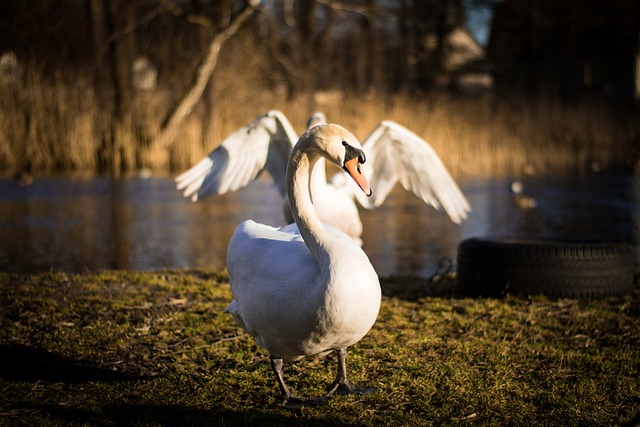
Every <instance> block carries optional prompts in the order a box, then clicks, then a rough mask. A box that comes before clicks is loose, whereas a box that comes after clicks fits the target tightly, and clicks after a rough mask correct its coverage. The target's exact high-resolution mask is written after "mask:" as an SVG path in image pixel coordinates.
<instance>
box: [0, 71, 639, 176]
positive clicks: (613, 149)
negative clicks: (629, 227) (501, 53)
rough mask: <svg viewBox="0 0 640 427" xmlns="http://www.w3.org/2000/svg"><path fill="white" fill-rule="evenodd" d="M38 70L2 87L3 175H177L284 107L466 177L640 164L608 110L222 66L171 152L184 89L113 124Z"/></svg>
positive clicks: (77, 88)
mask: <svg viewBox="0 0 640 427" xmlns="http://www.w3.org/2000/svg"><path fill="white" fill-rule="evenodd" d="M34 68H35V67H31V68H29V67H27V69H26V71H25V74H24V78H23V81H22V84H20V85H15V84H14V85H11V86H7V85H4V86H0V169H3V170H9V171H15V170H18V169H20V168H25V167H29V168H31V169H32V171H33V172H34V173H38V172H48V171H70V170H83V171H90V172H95V171H98V170H100V168H103V169H105V170H112V171H114V172H118V171H135V170H137V169H140V168H150V169H152V170H165V171H166V170H171V171H180V170H183V169H184V168H187V167H189V166H191V165H193V164H194V163H195V162H196V161H197V160H198V159H200V158H202V157H203V156H205V155H206V154H207V153H208V152H209V151H210V150H211V149H213V148H214V147H215V146H216V144H217V143H219V142H220V141H221V140H222V139H223V138H224V137H225V136H226V135H228V134H229V133H231V132H233V131H234V130H235V129H237V128H238V127H240V126H243V125H245V124H247V123H249V122H250V121H252V120H253V119H254V118H256V117H257V116H258V115H260V114H263V113H265V112H266V111H268V110H270V109H279V110H282V111H283V112H284V113H285V114H286V115H287V116H288V117H289V119H290V120H291V121H292V124H293V126H294V127H295V128H296V130H297V131H298V132H302V131H303V130H304V124H305V122H306V120H307V118H308V116H309V115H310V114H311V113H312V112H313V111H315V110H322V111H324V112H325V113H326V114H327V116H328V118H329V120H330V121H334V122H337V123H340V124H343V125H344V126H345V127H347V128H348V129H350V130H352V131H353V132H354V133H355V134H356V136H358V137H360V138H361V139H363V138H365V137H366V136H367V135H368V134H369V132H370V131H371V130H372V129H373V127H374V126H375V125H376V124H377V123H378V122H380V121H381V120H383V119H390V120H395V121H397V122H399V123H401V124H403V125H405V126H407V127H408V128H410V129H411V130H413V131H414V132H416V133H417V134H418V135H420V136H422V137H423V138H425V139H426V140H427V141H428V142H429V143H430V144H432V145H433V146H434V148H435V150H436V151H437V152H438V153H439V154H440V156H441V157H442V158H443V161H444V163H445V164H446V165H447V166H448V167H449V168H450V169H451V171H452V172H453V174H454V175H455V176H458V177H460V176H462V175H465V176H478V175H514V174H522V173H552V174H562V173H568V172H571V173H576V172H577V173H585V172H590V171H612V170H620V169H624V170H633V169H634V168H635V166H636V162H637V158H636V155H637V153H636V150H635V149H634V148H633V147H634V146H635V144H637V141H638V140H640V121H638V120H636V118H634V117H633V116H632V113H631V112H629V111H626V110H624V109H617V108H613V107H609V106H606V105H603V104H598V103H592V102H591V103H589V102H587V103H581V104H562V103H560V102H554V101H541V100H536V101H534V100H528V99H521V100H517V101H510V102H507V101H498V100H495V99H492V98H491V97H490V96H486V97H474V98H469V97H461V96H453V95H451V94H433V95H430V96H415V95H408V94H404V95H385V94H376V93H370V94H366V95H356V94H350V93H343V92H340V91H328V92H317V93H306V94H305V93H303V94H300V95H298V96H297V97H295V98H294V99H287V98H286V97H285V96H284V95H283V94H281V93H278V92H277V91H269V90H266V89H263V88H261V87H260V86H259V85H256V84H244V85H243V84H242V82H238V80H239V79H237V76H236V74H234V73H235V70H226V69H224V68H223V69H221V70H219V71H218V72H217V73H216V79H217V80H216V84H215V88H216V91H215V96H214V97H213V98H211V99H210V100H209V102H208V103H209V105H211V106H212V107H211V108H210V109H207V108H204V103H203V102H202V101H201V103H200V104H199V105H198V106H197V108H196V109H195V110H194V112H193V113H192V115H191V116H190V118H189V119H188V120H187V121H186V123H185V124H184V125H183V127H182V129H181V131H180V133H179V135H178V137H177V138H176V141H175V142H174V143H173V145H172V146H170V147H168V148H167V147H154V146H150V141H151V140H152V139H153V136H154V135H156V133H157V132H158V130H159V129H160V127H161V124H162V122H163V120H164V119H165V117H166V115H167V112H168V111H169V109H170V108H171V106H172V105H171V103H172V102H175V98H176V97H178V96H179V91H178V90H176V89H171V88H166V87H161V88H159V89H157V90H155V91H152V92H149V91H143V92H137V93H135V95H134V99H133V100H132V102H131V107H130V110H129V111H128V112H127V113H126V114H124V115H123V116H122V117H120V118H119V119H115V121H114V123H113V126H111V122H110V120H111V110H110V108H109V106H108V105H109V104H108V103H107V102H105V101H103V100H101V99H100V97H99V96H98V94H97V93H96V89H95V88H94V87H93V86H92V85H91V83H90V79H89V78H88V77H86V76H81V75H80V76H66V75H63V74H62V73H60V74H56V75H54V76H50V77H47V78H44V77H42V76H41V75H40V74H39V73H38V72H36V71H34ZM225 82H232V83H230V84H226V83H225ZM111 141H113V144H112V143H111Z"/></svg>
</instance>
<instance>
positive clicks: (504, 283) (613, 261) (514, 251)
mask: <svg viewBox="0 0 640 427" xmlns="http://www.w3.org/2000/svg"><path fill="white" fill-rule="evenodd" d="M633 270H634V255H633V250H632V248H631V246H629V245H628V244H625V243H618V242H568V241H556V240H542V239H540V240H527V239H514V238H477V237H476V238H470V239H466V240H463V241H462V242H460V243H459V244H458V255H457V271H458V276H457V277H458V289H459V291H460V292H461V293H462V294H463V295H468V296H484V297H501V296H504V295H506V294H512V295H521V296H527V295H546V296H549V297H558V298H564V297H566V298H600V297H607V296H613V295H622V294H626V293H629V292H631V291H633V289H634V283H633V273H634V271H633Z"/></svg>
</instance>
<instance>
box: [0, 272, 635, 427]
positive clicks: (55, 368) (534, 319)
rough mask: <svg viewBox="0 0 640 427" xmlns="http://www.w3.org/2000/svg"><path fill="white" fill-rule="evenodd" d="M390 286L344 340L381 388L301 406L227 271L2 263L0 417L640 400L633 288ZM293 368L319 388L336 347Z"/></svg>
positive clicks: (446, 410) (173, 419)
mask: <svg viewBox="0 0 640 427" xmlns="http://www.w3.org/2000/svg"><path fill="white" fill-rule="evenodd" d="M442 286H444V285H442ZM382 287H383V295H384V296H383V301H382V306H381V311H380V314H379V316H378V320H377V322H376V324H375V325H374V327H373V329H372V330H371V331H370V333H369V334H368V335H367V336H366V337H365V338H364V339H363V340H362V341H361V342H360V343H358V344H357V345H355V346H354V347H352V349H351V351H350V353H349V374H350V378H351V380H352V381H353V382H355V383H363V384H366V385H373V386H376V387H378V388H379V392H378V393H376V394H373V395H369V396H364V397H355V396H348V397H343V396H337V397H334V398H332V399H331V400H330V403H329V405H328V406H326V407H322V408H304V409H294V410H292V409H285V408H282V407H281V406H279V404H278V402H279V398H278V390H277V386H276V384H275V381H274V378H273V375H272V373H271V371H270V368H269V363H268V354H267V353H266V352H265V351H264V350H262V349H260V348H257V347H256V346H255V344H254V342H253V340H252V339H251V338H249V337H248V335H247V334H245V333H244V332H242V331H241V330H240V329H239V328H238V327H237V326H236V325H235V324H234V322H233V320H232V319H231V317H230V316H229V315H228V314H225V313H224V312H223V310H224V308H225V307H226V305H227V304H228V303H229V301H230V299H231V293H230V290H229V286H228V283H227V277H226V275H225V274H224V273H219V272H215V271H202V270H200V271H165V272H158V273H137V272H136V273H134V272H119V271H105V272H100V273H94V274H83V275H71V274H63V273H55V272H53V273H45V274H38V275H26V274H24V275H18V274H6V273H0V301H1V308H2V311H1V312H0V314H1V317H0V319H1V322H2V328H1V329H0V356H1V359H2V360H3V363H2V364H1V365H0V392H1V393H0V424H7V425H181V426H182V425H225V426H232V425H273V426H282V425H314V426H315V425H318V426H319V425H323V426H324V425H336V426H337V425H372V426H373V425H394V426H395V425H397V426H412V425H413V426H422V425H438V426H441V425H442V426H446V425H460V424H464V423H473V424H475V425H531V426H535V425H563V426H579V425H607V426H609V425H621V424H622V423H624V422H625V421H627V420H629V419H631V418H632V417H633V416H636V415H637V414H639V413H640V372H638V368H639V367H640V350H639V348H640V346H639V344H640V327H639V326H640V325H639V323H638V322H639V319H640V317H639V316H640V294H639V293H638V290H636V292H635V293H634V294H631V295H627V296H624V297H618V298H610V299H604V300H593V301H581V300H572V299H562V300H549V299H546V298H529V299H526V298H511V297H510V298H507V299H500V300H498V299H479V300H476V299H469V298H457V297H455V296H438V295H431V296H430V293H429V292H427V289H425V287H424V283H423V282H421V281H419V279H411V278H405V279H384V280H382ZM445 288H446V286H445ZM443 289H444V288H442V289H440V290H439V291H438V292H439V294H440V293H442V291H443ZM448 289H451V287H450V286H449V287H448ZM434 290H435V288H434V287H430V288H429V291H430V292H431V293H432V292H433V291H434ZM285 375H286V377H287V380H288V381H289V383H290V385H291V386H292V387H293V388H294V390H295V391H296V392H298V393H301V394H320V393H323V391H324V387H325V386H326V385H327V384H328V383H330V382H331V380H332V379H333V376H334V375H335V359H334V358H333V357H328V358H318V359H308V360H303V361H300V362H297V363H294V364H289V365H287V366H286V371H285Z"/></svg>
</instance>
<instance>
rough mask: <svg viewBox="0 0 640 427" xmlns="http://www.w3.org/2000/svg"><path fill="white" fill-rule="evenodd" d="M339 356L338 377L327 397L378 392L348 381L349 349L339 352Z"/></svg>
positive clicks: (329, 389) (328, 390)
mask: <svg viewBox="0 0 640 427" xmlns="http://www.w3.org/2000/svg"><path fill="white" fill-rule="evenodd" d="M336 353H337V354H338V375H336V379H335V380H334V381H333V383H331V385H330V386H329V387H328V388H327V396H331V395H332V394H334V393H336V394H369V393H373V392H375V391H377V389H376V388H375V387H356V386H354V385H353V384H351V383H350V382H349V380H348V379H347V348H346V347H345V348H341V349H340V350H337V351H336Z"/></svg>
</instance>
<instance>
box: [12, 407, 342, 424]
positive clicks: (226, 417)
mask: <svg viewBox="0 0 640 427" xmlns="http://www.w3.org/2000/svg"><path fill="white" fill-rule="evenodd" d="M11 408H12V409H10V410H9V412H8V413H7V408H6V407H5V408H4V412H5V414H4V415H5V416H7V415H8V417H7V418H21V419H28V418H32V419H46V420H48V421H49V422H54V423H63V424H65V425H92V426H113V425H117V426H140V425H162V426H217V425H220V426H222V425H224V426H244V425H251V426H311V427H315V426H348V425H349V424H345V423H344V422H342V421H340V420H339V419H337V418H335V417H332V416H326V415H323V416H319V417H318V418H315V419H313V418H309V414H308V413H307V414H306V415H305V417H304V418H301V417H300V416H299V415H300V414H298V413H296V412H295V411H288V410H285V409H282V410H281V411H282V412H280V413H273V411H271V412H269V413H265V412H260V410H259V409H256V410H246V409H240V408H239V409H237V410H228V409H216V408H211V409H201V408H190V407H186V406H182V405H153V404H152V405H135V404H122V405H108V406H104V407H103V408H101V409H100V410H97V411H91V410H86V409H77V408H70V407H62V406H56V405H44V404H43V405H37V404H33V403H31V402H22V403H21V402H18V403H14V404H12V405H11Z"/></svg>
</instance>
